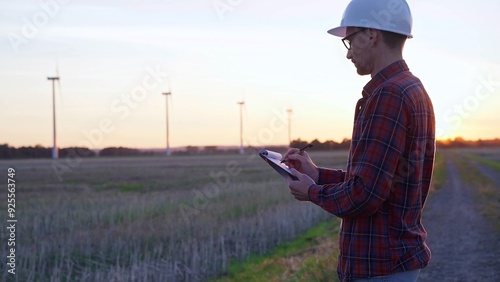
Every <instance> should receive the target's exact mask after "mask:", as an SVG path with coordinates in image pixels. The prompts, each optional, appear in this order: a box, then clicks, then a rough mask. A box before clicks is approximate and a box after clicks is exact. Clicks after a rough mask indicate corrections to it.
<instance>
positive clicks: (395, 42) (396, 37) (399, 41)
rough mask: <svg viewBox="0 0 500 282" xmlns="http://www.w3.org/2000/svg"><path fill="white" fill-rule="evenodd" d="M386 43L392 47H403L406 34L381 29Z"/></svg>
mask: <svg viewBox="0 0 500 282" xmlns="http://www.w3.org/2000/svg"><path fill="white" fill-rule="evenodd" d="M380 32H381V33H382V39H383V41H384V43H385V44H386V45H387V46H388V47H389V48H391V49H401V50H402V49H403V47H404V45H405V42H406V38H407V36H406V35H403V34H399V33H394V32H390V31H385V30H381V31H380Z"/></svg>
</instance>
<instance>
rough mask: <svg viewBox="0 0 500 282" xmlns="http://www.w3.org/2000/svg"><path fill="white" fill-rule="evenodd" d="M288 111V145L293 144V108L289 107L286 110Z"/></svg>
mask: <svg viewBox="0 0 500 282" xmlns="http://www.w3.org/2000/svg"><path fill="white" fill-rule="evenodd" d="M286 112H287V113H288V146H290V145H291V144H292V113H293V110H292V108H288V109H287V110H286Z"/></svg>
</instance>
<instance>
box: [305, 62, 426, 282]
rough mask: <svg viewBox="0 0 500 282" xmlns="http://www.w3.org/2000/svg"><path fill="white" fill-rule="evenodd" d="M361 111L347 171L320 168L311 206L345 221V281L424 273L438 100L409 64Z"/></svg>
mask: <svg viewBox="0 0 500 282" xmlns="http://www.w3.org/2000/svg"><path fill="white" fill-rule="evenodd" d="M362 94H363V97H362V98H361V99H360V100H359V101H358V103H357V105H356V113H355V117H354V129H353V135H352V141H351V142H352V143H351V148H350V150H349V158H348V163H347V169H346V171H342V170H333V169H326V168H320V169H319V172H320V173H319V180H318V184H316V185H312V186H311V187H310V188H309V198H310V200H311V202H313V203H315V204H317V205H318V206H320V207H322V208H323V209H325V210H326V211H328V212H330V213H332V214H334V215H336V216H338V217H340V218H342V224H341V230H340V240H339V245H340V254H339V265H338V269H337V270H338V274H339V278H340V281H350V280H351V279H354V278H366V277H373V276H383V275H388V274H391V273H395V272H401V271H407V270H414V269H419V268H424V267H426V266H427V265H428V262H429V259H430V250H429V248H428V247H427V245H426V243H425V239H426V237H427V233H426V231H425V229H424V227H423V225H422V209H423V207H424V203H425V200H426V198H427V194H428V192H429V186H430V183H431V176H432V169H433V164H434V152H435V121H434V110H433V107H432V103H431V100H430V99H429V96H428V95H427V92H426V91H425V89H424V86H423V85H422V83H421V82H420V80H419V79H418V78H417V77H415V76H413V74H412V73H411V72H410V71H409V69H408V66H407V65H406V63H405V61H404V60H401V61H398V62H395V63H393V64H391V65H389V66H388V67H386V68H385V69H383V70H382V71H381V72H379V73H378V74H377V75H376V76H375V77H373V78H372V80H371V81H370V82H368V84H366V86H365V87H364V88H363V93H362Z"/></svg>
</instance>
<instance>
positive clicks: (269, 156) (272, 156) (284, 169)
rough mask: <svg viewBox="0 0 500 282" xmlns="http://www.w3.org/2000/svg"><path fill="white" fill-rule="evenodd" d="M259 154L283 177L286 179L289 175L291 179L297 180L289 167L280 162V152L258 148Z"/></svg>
mask: <svg viewBox="0 0 500 282" xmlns="http://www.w3.org/2000/svg"><path fill="white" fill-rule="evenodd" d="M259 156H260V157H261V158H262V159H263V160H264V161H265V162H267V163H268V164H269V165H270V166H271V167H272V168H273V169H274V170H276V171H277V172H278V173H279V174H280V175H281V176H282V177H283V178H285V179H287V178H288V177H291V178H292V179H293V180H298V178H297V177H295V175H293V174H292V172H291V171H290V168H289V167H288V166H287V165H286V164H284V163H282V162H281V159H282V156H281V154H280V153H277V152H273V151H269V150H260V151H259Z"/></svg>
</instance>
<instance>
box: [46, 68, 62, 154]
mask: <svg viewBox="0 0 500 282" xmlns="http://www.w3.org/2000/svg"><path fill="white" fill-rule="evenodd" d="M47 80H52V124H53V129H54V132H53V138H54V144H53V146H52V158H53V159H57V158H58V156H59V154H58V151H57V142H56V80H57V81H58V82H59V74H58V75H57V76H52V77H50V76H49V77H47Z"/></svg>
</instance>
